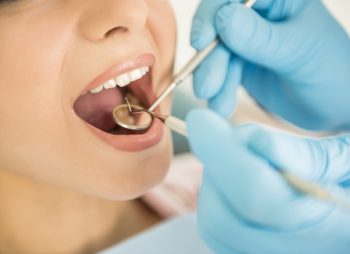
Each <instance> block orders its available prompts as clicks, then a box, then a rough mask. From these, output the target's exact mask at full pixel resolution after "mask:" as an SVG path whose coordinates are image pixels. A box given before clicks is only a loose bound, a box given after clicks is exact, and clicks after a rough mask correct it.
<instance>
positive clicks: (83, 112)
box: [74, 88, 124, 132]
mask: <svg viewBox="0 0 350 254" xmlns="http://www.w3.org/2000/svg"><path fill="white" fill-rule="evenodd" d="M123 102H124V98H123V94H122V92H121V91H120V89H118V88H116V89H107V90H103V91H102V92H100V93H98V94H92V93H90V92H88V93H87V94H85V95H82V96H80V97H79V98H78V100H77V101H76V102H75V103H74V110H75V112H76V114H77V115H78V116H79V117H81V118H82V119H83V120H85V121H86V122H88V123H89V124H91V125H93V126H94V127H96V128H98V129H101V130H103V131H107V132H108V131H110V130H112V129H113V128H114V127H115V126H116V124H115V122H114V120H113V117H112V112H113V109H114V108H115V107H116V106H118V105H120V104H122V103H123Z"/></svg>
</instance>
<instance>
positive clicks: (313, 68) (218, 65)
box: [191, 0, 350, 130]
mask: <svg viewBox="0 0 350 254" xmlns="http://www.w3.org/2000/svg"><path fill="white" fill-rule="evenodd" d="M253 8H254V10H252V9H247V8H246V7H244V6H243V5H242V4H241V3H240V1H239V0H202V2H201V5H200V7H199V9H198V11H197V13H196V15H195V17H194V20H193V29H192V38H191V42H192V46H193V47H194V48H196V49H198V50H200V49H203V48H204V47H205V46H207V45H208V44H209V43H210V42H211V41H212V40H213V39H214V38H215V37H216V36H217V35H218V36H219V37H220V38H221V41H222V43H223V44H222V45H220V46H219V47H218V48H217V49H216V50H215V51H214V52H213V53H212V54H211V55H210V56H209V57H208V58H207V59H206V61H205V62H203V63H202V65H201V66H200V67H199V68H198V69H197V71H196V72H195V75H194V83H195V86H194V88H195V92H196V94H197V96H198V97H200V98H202V99H208V100H209V106H210V108H212V109H213V110H215V111H216V112H218V113H220V114H221V115H223V116H229V115H230V114H231V113H232V112H233V110H234V108H235V105H236V99H235V96H236V90H237V87H238V84H240V83H242V84H243V85H244V87H245V88H246V90H247V91H248V92H249V93H250V94H251V95H252V96H253V97H254V98H255V99H256V101H257V102H258V103H259V104H260V105H261V106H262V107H263V108H265V109H266V110H267V111H270V112H272V113H275V114H277V115H279V116H280V117H282V118H284V119H286V120H288V121H290V122H292V123H294V124H296V125H299V126H301V127H303V128H306V129H311V130H338V129H349V128H350V117H349V108H350V71H349V70H350V40H349V37H348V35H347V34H346V33H345V31H344V30H343V29H342V28H341V26H340V25H339V24H338V23H337V22H336V21H335V20H334V18H333V17H332V16H331V15H330V13H329V12H328V11H327V10H326V8H325V7H324V5H323V4H322V2H321V1H320V0H298V1H290V0H258V1H257V2H256V4H255V5H254V7H253Z"/></svg>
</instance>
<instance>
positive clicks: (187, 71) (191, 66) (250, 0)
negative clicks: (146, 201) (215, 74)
mask: <svg viewBox="0 0 350 254" xmlns="http://www.w3.org/2000/svg"><path fill="white" fill-rule="evenodd" d="M255 2H256V0H247V1H246V2H245V3H244V5H245V6H246V7H247V8H251V7H253V5H254V4H255ZM218 44H219V39H218V38H216V39H215V40H214V41H213V42H211V43H210V44H209V46H207V47H206V48H205V49H203V50H202V51H200V52H198V53H197V54H196V55H194V57H192V59H191V60H190V61H189V62H188V63H187V64H186V65H185V66H184V67H183V68H182V69H181V70H180V71H179V72H178V73H177V74H176V75H175V76H174V78H173V81H172V82H171V84H170V85H169V86H168V88H167V89H166V90H164V91H163V93H162V94H161V95H160V96H159V97H158V99H157V100H156V101H155V102H154V103H153V104H152V105H151V106H150V107H149V109H148V111H150V112H153V111H154V110H155V109H156V108H157V107H158V106H159V104H160V103H161V102H162V101H163V100H164V99H165V98H166V97H167V96H168V95H169V94H170V93H171V92H172V91H173V90H174V89H175V88H176V87H177V86H178V85H179V84H180V83H182V82H183V81H184V80H185V79H186V78H187V77H188V76H189V75H191V74H192V72H193V71H194V70H195V69H196V68H197V66H198V65H199V64H200V63H201V62H202V61H203V60H204V59H205V58H206V57H207V56H208V55H209V54H210V53H211V52H212V51H213V50H214V49H215V48H216V46H217V45H218Z"/></svg>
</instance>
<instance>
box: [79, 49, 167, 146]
mask: <svg viewBox="0 0 350 254" xmlns="http://www.w3.org/2000/svg"><path fill="white" fill-rule="evenodd" d="M153 62H154V58H153V57H150V56H149V55H144V56H141V57H139V58H138V59H136V60H134V61H132V62H131V63H127V64H122V65H119V66H117V67H114V68H112V69H111V70H109V71H107V72H106V73H104V74H103V75H101V77H99V78H97V79H96V80H95V81H94V82H92V83H91V84H90V85H89V86H88V87H87V89H86V91H85V92H83V94H82V95H81V96H79V98H78V99H77V100H76V101H75V103H74V106H73V108H74V111H75V113H76V114H77V115H78V116H79V117H80V118H81V119H82V120H83V121H84V122H86V123H87V124H88V126H89V127H90V128H91V129H92V130H93V132H94V133H95V134H97V136H99V137H100V138H102V139H104V140H105V141H107V142H108V143H110V144H111V145H113V146H114V147H116V148H118V149H122V150H133V151H134V150H143V149H145V148H148V147H150V146H153V145H155V144H157V143H158V142H159V141H160V140H161V137H162V134H163V133H162V124H161V123H160V122H159V121H156V120H155V121H153V123H152V125H151V126H150V127H149V128H148V129H147V130H145V131H141V132H139V131H138V132H135V131H131V130H126V129H124V128H122V127H120V126H118V125H117V124H116V123H115V121H114V119H113V115H112V114H113V109H114V108H115V107H117V106H119V105H121V104H125V97H127V98H128V100H129V102H130V103H131V104H134V105H139V106H141V107H143V108H148V107H149V106H150V104H151V103H152V102H153V101H154V100H155V98H156V96H155V92H154V91H153V86H152V65H153Z"/></svg>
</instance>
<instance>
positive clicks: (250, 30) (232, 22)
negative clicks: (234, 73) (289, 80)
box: [215, 2, 292, 70]
mask: <svg viewBox="0 0 350 254" xmlns="http://www.w3.org/2000/svg"><path fill="white" fill-rule="evenodd" d="M215 24H216V29H217V31H218V34H219V36H220V38H221V40H222V41H223V43H224V44H225V45H226V46H227V47H228V48H230V49H231V50H232V51H233V52H234V53H236V54H237V55H240V56H241V57H243V58H245V59H247V60H249V61H251V62H253V63H256V64H259V65H262V66H265V67H268V68H271V69H274V70H278V68H279V66H281V62H282V64H283V63H284V62H285V61H287V60H288V59H289V58H290V57H286V56H288V55H290V52H291V50H292V49H291V48H290V47H289V46H288V45H286V43H288V40H286V36H287V33H288V29H287V25H286V24H282V23H279V24H276V23H271V22H269V21H268V20H265V19H264V18H262V17H261V16H260V15H259V14H258V13H256V12H255V11H254V10H252V9H248V8H247V7H245V6H244V5H242V4H240V3H237V2H233V3H231V4H229V5H226V6H225V7H222V8H221V9H220V10H219V11H218V14H217V16H216V21H215Z"/></svg>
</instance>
